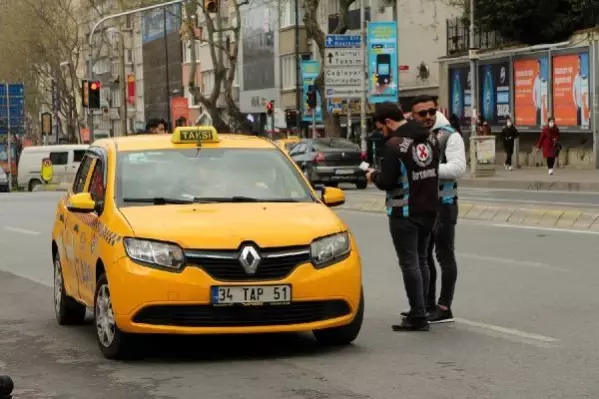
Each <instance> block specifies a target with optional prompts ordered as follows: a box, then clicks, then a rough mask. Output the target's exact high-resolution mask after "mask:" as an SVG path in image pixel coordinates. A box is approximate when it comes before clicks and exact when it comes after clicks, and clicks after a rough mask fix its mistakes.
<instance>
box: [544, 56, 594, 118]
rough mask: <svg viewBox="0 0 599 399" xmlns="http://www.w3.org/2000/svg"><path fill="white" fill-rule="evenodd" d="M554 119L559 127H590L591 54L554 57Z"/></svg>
mask: <svg viewBox="0 0 599 399" xmlns="http://www.w3.org/2000/svg"><path fill="white" fill-rule="evenodd" d="M552 61H553V71H552V73H553V116H554V117H555V122H556V124H557V125H558V126H564V127H566V126H567V127H580V128H582V129H589V128H590V126H591V107H590V103H589V101H590V97H589V80H590V77H589V53H588V51H586V50H585V51H584V52H580V53H578V54H565V55H556V56H554V57H553V60H552Z"/></svg>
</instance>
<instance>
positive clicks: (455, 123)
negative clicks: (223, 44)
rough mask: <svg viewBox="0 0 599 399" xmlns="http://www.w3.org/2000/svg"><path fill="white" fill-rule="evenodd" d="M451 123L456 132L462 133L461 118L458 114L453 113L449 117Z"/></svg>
mask: <svg viewBox="0 0 599 399" xmlns="http://www.w3.org/2000/svg"><path fill="white" fill-rule="evenodd" d="M449 123H450V124H451V127H453V128H454V130H455V131H456V132H458V133H459V134H462V128H461V127H460V118H458V116H457V115H456V114H451V116H450V117H449Z"/></svg>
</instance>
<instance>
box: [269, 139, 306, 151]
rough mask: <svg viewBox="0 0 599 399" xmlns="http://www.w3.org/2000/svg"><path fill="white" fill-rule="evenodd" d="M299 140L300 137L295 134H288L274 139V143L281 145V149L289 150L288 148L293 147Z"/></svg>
mask: <svg viewBox="0 0 599 399" xmlns="http://www.w3.org/2000/svg"><path fill="white" fill-rule="evenodd" d="M300 141H301V138H299V137H297V136H289V137H287V138H285V139H279V140H276V141H275V143H276V144H277V145H278V146H279V147H281V148H282V149H283V151H285V152H289V150H291V148H293V146H294V145H296V144H297V143H299V142H300Z"/></svg>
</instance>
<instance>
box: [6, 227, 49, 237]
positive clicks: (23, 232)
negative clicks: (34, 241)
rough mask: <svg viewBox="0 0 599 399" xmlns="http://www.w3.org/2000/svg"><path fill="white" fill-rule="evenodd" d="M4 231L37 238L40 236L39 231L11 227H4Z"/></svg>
mask: <svg viewBox="0 0 599 399" xmlns="http://www.w3.org/2000/svg"><path fill="white" fill-rule="evenodd" d="M4 230H8V231H12V232H13V233H21V234H27V235H30V236H37V235H40V234H41V233H40V232H39V231H33V230H27V229H21V228H19V227H12V226H4Z"/></svg>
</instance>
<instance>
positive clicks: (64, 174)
mask: <svg viewBox="0 0 599 399" xmlns="http://www.w3.org/2000/svg"><path fill="white" fill-rule="evenodd" d="M88 148H89V144H61V145H46V146H32V147H25V148H23V151H22V152H21V156H20V157H19V166H18V169H17V173H18V176H17V183H18V185H19V187H20V188H22V189H25V190H28V191H33V189H34V187H35V186H37V185H38V184H42V177H41V175H40V173H41V169H42V159H44V158H50V161H52V169H53V172H54V177H53V178H52V183H56V184H64V183H67V184H72V182H73V181H74V180H75V175H76V174H77V170H78V169H79V164H80V163H81V160H82V159H83V155H84V154H85V151H86V150H87V149H88Z"/></svg>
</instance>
